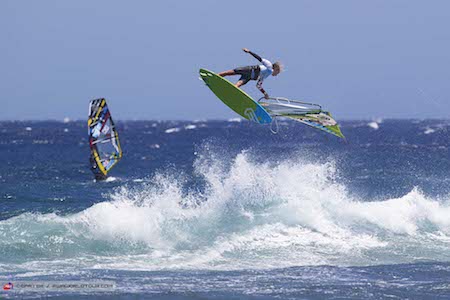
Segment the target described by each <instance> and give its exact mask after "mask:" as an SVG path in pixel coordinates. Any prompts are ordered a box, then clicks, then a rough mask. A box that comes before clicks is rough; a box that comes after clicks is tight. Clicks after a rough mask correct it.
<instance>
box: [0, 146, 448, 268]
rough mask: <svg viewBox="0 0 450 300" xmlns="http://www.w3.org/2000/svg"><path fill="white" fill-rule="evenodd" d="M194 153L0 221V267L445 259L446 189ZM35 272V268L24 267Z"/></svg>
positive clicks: (297, 163)
mask: <svg viewBox="0 0 450 300" xmlns="http://www.w3.org/2000/svg"><path fill="white" fill-rule="evenodd" d="M218 157H220V156H219V155H217V156H215V155H214V154H211V155H206V156H204V155H198V158H197V160H196V162H195V165H194V169H195V174H194V175H195V176H197V177H198V178H201V180H202V181H203V183H204V184H203V185H202V186H201V187H196V188H189V187H188V188H186V185H188V182H190V181H189V179H190V178H188V176H187V175H186V174H184V175H183V174H177V173H176V172H174V171H170V172H169V171H168V172H161V173H159V174H157V175H155V176H153V177H152V178H151V179H149V180H148V181H144V182H141V183H140V185H139V186H138V187H136V186H135V187H133V188H131V187H127V186H125V187H122V188H120V189H118V190H116V191H114V193H112V194H111V195H109V197H110V199H109V201H106V202H101V203H97V204H95V205H93V206H92V207H90V208H88V209H85V210H83V211H81V212H79V213H76V214H71V215H58V214H54V213H52V214H39V213H25V214H22V215H19V216H17V217H13V218H10V219H7V220H4V221H1V222H0V237H1V239H0V250H1V252H2V253H4V255H3V257H2V258H1V260H0V268H1V269H2V270H3V271H6V270H15V271H17V270H34V272H42V270H49V271H48V272H50V270H52V269H55V266H58V269H60V270H64V272H70V270H73V271H74V272H75V271H76V270H79V269H80V268H83V267H84V268H93V269H95V268H101V269H125V270H158V269H226V270H228V269H248V268H256V269H259V268H279V267H290V266H303V265H324V264H325V265H339V266H359V265H374V264H390V263H408V262H414V261H418V260H424V261H427V260H430V261H445V262H448V261H450V251H448V249H450V218H449V217H448V216H450V200H449V199H431V198H428V197H426V196H425V195H424V194H423V193H421V191H420V190H419V189H417V188H416V189H414V190H412V191H410V192H409V193H408V194H406V195H404V196H403V197H400V198H394V199H387V200H384V201H370V200H371V199H358V198H357V196H353V195H352V194H351V193H350V192H349V191H348V190H347V188H346V186H345V184H343V183H340V182H339V180H338V179H336V178H339V176H338V170H337V169H336V166H335V164H334V163H333V162H325V163H311V162H305V161H303V160H302V159H293V158H290V159H286V160H284V161H282V162H278V163H277V164H272V163H265V162H256V161H254V160H253V159H252V157H251V155H250V154H248V153H246V152H242V153H240V154H238V155H237V156H236V157H234V159H233V160H232V161H231V162H229V163H225V162H224V161H223V160H221V159H219V158H218ZM33 274H35V273H33Z"/></svg>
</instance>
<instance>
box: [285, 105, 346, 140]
mask: <svg viewBox="0 0 450 300" xmlns="http://www.w3.org/2000/svg"><path fill="white" fill-rule="evenodd" d="M282 116H283V117H286V118H290V119H294V120H295V121H298V122H301V123H303V124H306V125H308V126H311V127H314V128H317V129H320V130H323V131H325V132H328V133H330V134H333V135H335V136H338V137H340V138H345V137H344V135H343V134H342V132H341V129H340V128H339V125H338V124H337V122H336V121H335V120H334V119H333V117H332V116H331V114H330V113H329V112H327V111H321V112H319V113H305V114H301V115H293V114H285V115H282Z"/></svg>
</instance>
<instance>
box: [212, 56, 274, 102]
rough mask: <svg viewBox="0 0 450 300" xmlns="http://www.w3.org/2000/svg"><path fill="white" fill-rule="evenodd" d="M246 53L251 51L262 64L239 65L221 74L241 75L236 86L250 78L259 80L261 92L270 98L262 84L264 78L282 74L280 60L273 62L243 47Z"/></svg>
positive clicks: (257, 84)
mask: <svg viewBox="0 0 450 300" xmlns="http://www.w3.org/2000/svg"><path fill="white" fill-rule="evenodd" d="M242 50H243V51H244V52H245V53H250V54H251V55H252V56H253V57H254V58H256V59H257V60H258V61H260V62H261V63H262V64H261V65H256V66H246V67H239V68H236V69H233V70H228V71H224V72H220V73H219V75H220V76H222V77H225V76H231V75H241V78H239V80H238V82H236V84H235V86H236V87H241V86H243V85H244V84H246V83H247V82H249V81H250V80H257V83H256V87H257V88H258V89H259V90H260V91H261V93H263V94H264V98H266V99H268V98H269V94H268V93H267V92H266V91H265V90H264V89H263V87H262V84H263V81H264V79H266V78H267V77H269V76H270V75H272V76H277V75H278V74H280V72H281V70H282V66H281V63H280V62H278V61H277V62H275V63H273V64H272V63H271V62H270V61H269V60H267V59H265V58H261V56H259V55H258V54H255V53H253V52H252V51H250V50H248V49H247V48H243V49H242Z"/></svg>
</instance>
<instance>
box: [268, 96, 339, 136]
mask: <svg viewBox="0 0 450 300" xmlns="http://www.w3.org/2000/svg"><path fill="white" fill-rule="evenodd" d="M259 103H260V104H261V105H262V106H263V107H264V109H266V110H267V111H268V112H269V114H270V115H271V116H272V117H273V118H275V117H286V118H290V119H293V120H295V121H298V122H301V123H303V124H305V125H308V126H311V127H314V128H317V129H320V130H323V131H325V132H328V133H330V134H333V135H335V136H338V137H340V138H345V137H344V135H343V134H342V132H341V129H340V128H339V125H338V123H337V122H336V120H334V119H333V117H332V116H331V114H330V113H329V112H327V111H323V110H322V107H321V106H320V105H319V104H314V103H307V102H302V101H297V100H290V99H287V98H281V97H277V98H269V99H264V98H261V99H259Z"/></svg>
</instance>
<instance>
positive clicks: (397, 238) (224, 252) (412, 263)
mask: <svg viewBox="0 0 450 300" xmlns="http://www.w3.org/2000/svg"><path fill="white" fill-rule="evenodd" d="M116 123H117V126H118V130H119V133H120V138H121V144H122V147H123V150H124V157H123V159H122V161H121V162H120V163H119V164H118V165H117V166H116V167H115V168H114V170H113V171H112V173H111V177H110V178H109V179H108V180H107V181H106V182H94V180H93V175H92V173H91V172H90V170H89V160H88V157H89V145H88V139H87V124H86V122H84V121H83V122H81V121H80V122H78V121H76V122H66V123H63V122H50V121H46V122H19V121H17V122H0V157H1V158H0V159H1V163H0V201H1V207H2V209H1V210H0V237H1V238H0V254H1V255H0V282H1V283H2V284H3V283H5V282H15V281H20V280H27V281H42V280H44V281H46V280H58V281H59V280H84V281H86V280H92V281H95V280H112V281H114V282H115V283H116V288H115V289H114V290H112V291H110V292H97V293H95V294H92V293H91V292H88V291H86V292H83V291H78V292H64V291H59V292H58V291H53V292H49V291H47V292H46V291H40V292H20V291H1V292H0V297H6V298H9V297H16V296H18V297H44V296H53V297H60V298H64V299H67V298H71V297H80V296H83V297H88V296H92V295H94V296H96V297H98V298H102V299H111V298H118V299H136V298H141V297H145V298H150V299H151V298H154V299H159V298H162V299H199V298H200V299H201V298H212V299H246V298H249V299H272V298H281V299H298V298H301V299H324V298H331V299H333V298H334V299H346V298H351V299H379V298H394V299H396V298H410V299H419V298H420V299H422V298H423V299H426V298H428V299H439V298H440V299H448V298H450V174H449V170H450V160H449V158H450V150H449V149H450V131H449V129H450V121H448V120H377V121H346V122H345V121H344V122H342V131H343V133H344V134H345V135H346V137H347V142H344V141H343V140H340V139H338V138H335V137H334V136H331V135H327V134H326V133H323V132H319V131H317V130H314V129H311V128H308V127H306V126H304V125H301V124H299V123H295V122H281V124H280V131H279V134H272V133H271V132H270V130H269V127H268V126H259V125H256V124H252V123H250V122H247V121H242V122H238V121H237V120H229V121H195V122H181V121H164V122H156V121H126V122H124V121H120V120H117V121H116Z"/></svg>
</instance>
